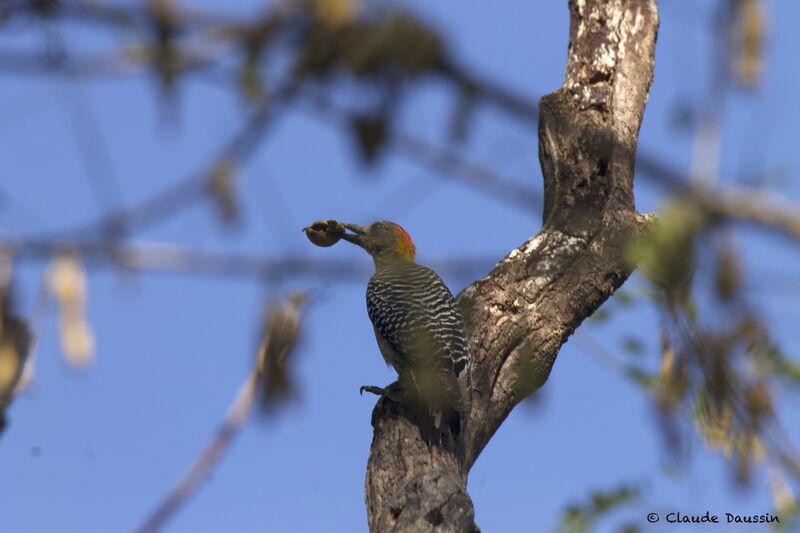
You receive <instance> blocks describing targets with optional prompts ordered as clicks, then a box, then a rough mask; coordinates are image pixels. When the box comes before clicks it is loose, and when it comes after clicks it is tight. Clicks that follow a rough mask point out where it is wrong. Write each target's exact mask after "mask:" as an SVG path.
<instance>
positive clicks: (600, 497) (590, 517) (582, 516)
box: [557, 485, 640, 533]
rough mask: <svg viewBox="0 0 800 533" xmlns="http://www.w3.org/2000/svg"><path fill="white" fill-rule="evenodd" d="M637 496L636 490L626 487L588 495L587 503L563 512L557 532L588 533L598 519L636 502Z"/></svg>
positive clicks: (637, 490) (573, 506)
mask: <svg viewBox="0 0 800 533" xmlns="http://www.w3.org/2000/svg"><path fill="white" fill-rule="evenodd" d="M639 495H640V491H639V489H638V488H635V487H632V486H626V485H623V486H620V487H617V488H614V489H609V490H597V491H594V492H592V493H591V494H589V497H588V498H587V501H585V502H583V503H580V504H571V505H569V506H568V507H567V508H566V509H565V510H564V513H563V514H562V517H561V521H560V523H559V525H558V528H557V530H558V531H559V532H560V533H583V532H588V531H590V530H591V528H592V527H593V526H594V524H595V522H597V521H598V520H599V519H601V518H603V517H604V516H606V515H608V514H609V513H610V512H611V511H614V510H616V509H618V508H620V507H622V506H624V505H627V504H630V503H632V502H634V501H636V500H637V499H638V498H639Z"/></svg>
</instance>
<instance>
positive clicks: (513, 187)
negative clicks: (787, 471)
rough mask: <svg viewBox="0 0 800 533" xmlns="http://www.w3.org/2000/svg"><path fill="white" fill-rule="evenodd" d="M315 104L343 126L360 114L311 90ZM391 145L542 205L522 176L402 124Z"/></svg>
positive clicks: (467, 180)
mask: <svg viewBox="0 0 800 533" xmlns="http://www.w3.org/2000/svg"><path fill="white" fill-rule="evenodd" d="M307 96H308V97H309V98H308V100H309V101H310V102H311V105H312V106H313V110H314V112H313V113H311V114H310V116H311V117H312V118H321V119H324V120H326V121H327V122H329V123H331V124H333V125H335V126H337V127H341V128H345V127H347V125H348V124H350V123H351V122H352V121H353V120H355V119H356V118H357V117H358V113H357V112H355V111H348V110H346V109H344V108H343V107H341V106H337V105H336V104H335V103H334V102H333V101H332V100H331V99H330V98H328V97H326V96H325V95H324V94H321V93H314V94H307ZM386 139H387V143H388V148H391V149H393V150H394V151H395V152H396V153H397V154H398V155H400V156H403V157H405V158H407V159H409V160H411V161H414V162H417V163H419V164H421V165H424V166H426V167H428V168H430V169H431V170H433V171H434V172H436V173H437V174H438V175H439V176H441V177H442V178H445V179H450V180H452V181H457V182H459V183H462V184H464V185H467V186H469V187H472V188H474V189H477V190H480V191H482V192H484V193H486V194H488V195H490V196H492V197H494V198H498V199H500V200H503V201H505V202H508V203H510V204H513V205H516V206H518V207H522V208H523V209H525V210H526V211H530V210H531V209H532V208H537V209H541V206H542V196H541V193H539V191H537V190H536V189H534V188H533V187H531V186H529V185H524V184H522V183H520V182H519V181H518V180H514V179H512V178H509V177H507V176H503V175H502V174H500V173H498V172H496V171H495V170H493V169H491V168H489V167H487V166H484V165H481V164H479V163H475V162H473V161H470V160H468V159H466V158H464V157H463V156H462V155H461V154H460V153H459V152H458V151H457V150H453V149H451V148H448V147H445V146H441V145H437V144H436V143H433V142H431V141H428V140H425V139H423V138H421V137H418V136H416V135H414V134H412V133H410V132H408V131H405V130H401V129H399V128H393V129H390V131H388V132H387V133H386Z"/></svg>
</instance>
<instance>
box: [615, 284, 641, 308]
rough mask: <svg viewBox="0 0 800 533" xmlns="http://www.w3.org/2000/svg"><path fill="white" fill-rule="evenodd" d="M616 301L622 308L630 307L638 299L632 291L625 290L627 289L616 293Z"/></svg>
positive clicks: (621, 289)
mask: <svg viewBox="0 0 800 533" xmlns="http://www.w3.org/2000/svg"><path fill="white" fill-rule="evenodd" d="M613 297H614V301H615V302H617V303H618V304H619V305H620V306H621V307H628V306H630V305H632V304H633V303H634V301H635V299H636V297H635V296H634V295H633V293H632V292H631V291H628V290H625V288H620V289H618V290H617V291H616V292H615V293H614V296H613Z"/></svg>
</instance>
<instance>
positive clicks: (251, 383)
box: [137, 369, 258, 533]
mask: <svg viewBox="0 0 800 533" xmlns="http://www.w3.org/2000/svg"><path fill="white" fill-rule="evenodd" d="M257 384H258V372H257V370H255V369H254V370H253V371H252V372H250V374H249V375H248V376H247V378H246V379H245V380H244V382H243V383H242V384H241V386H240V387H239V390H238V392H237V393H236V397H235V398H234V400H233V403H232V404H231V406H230V407H229V408H228V413H227V414H226V415H225V419H224V420H223V422H222V424H221V425H220V427H219V429H218V430H217V432H216V433H215V434H214V436H213V437H212V438H211V440H210V441H209V442H208V444H206V446H205V448H204V449H203V451H202V453H201V454H200V455H199V456H198V458H197V460H195V462H194V464H192V466H191V467H190V468H189V470H188V471H187V472H186V474H185V475H184V476H183V478H181V480H180V481H179V482H178V484H177V485H175V487H174V488H173V489H172V491H170V493H169V494H168V495H167V496H166V498H164V500H163V501H161V503H159V504H158V506H157V507H156V509H155V510H154V511H153V513H152V514H151V515H150V516H149V517H148V518H147V520H145V522H144V524H142V526H141V527H139V529H137V531H138V532H139V533H156V532H158V531H161V530H162V527H163V526H164V524H166V522H167V521H168V520H169V519H170V518H171V517H172V515H174V514H175V513H176V512H177V511H178V510H179V509H180V508H181V506H182V505H183V504H184V503H185V502H186V501H187V500H188V499H189V497H190V496H191V495H192V493H194V491H195V490H197V488H198V486H199V485H200V483H201V482H202V481H203V480H205V479H206V478H207V477H208V475H209V473H210V472H211V471H212V470H213V469H214V468H215V467H216V466H217V464H218V463H219V461H220V460H221V459H222V457H223V456H224V455H225V453H226V452H227V451H228V448H229V447H230V444H231V442H233V439H234V437H236V435H237V434H238V433H239V431H240V430H241V429H242V427H243V426H244V424H245V422H246V421H247V417H248V415H249V414H250V411H251V410H252V407H253V400H254V398H255V393H256V387H257Z"/></svg>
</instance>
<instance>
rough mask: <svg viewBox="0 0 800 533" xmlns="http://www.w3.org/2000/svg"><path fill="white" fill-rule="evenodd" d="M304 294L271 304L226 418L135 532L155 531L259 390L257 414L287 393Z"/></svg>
mask: <svg viewBox="0 0 800 533" xmlns="http://www.w3.org/2000/svg"><path fill="white" fill-rule="evenodd" d="M306 300H307V295H306V294H304V293H296V294H293V295H290V296H289V297H288V298H287V299H286V301H285V302H283V303H281V304H279V303H276V302H274V301H273V302H272V303H271V304H270V306H269V310H268V313H267V316H266V321H265V324H264V331H263V332H262V340H261V345H260V347H259V350H258V356H257V358H256V362H255V365H254V366H253V369H252V370H251V371H250V374H249V375H248V376H247V378H246V379H245V381H244V383H242V385H241V386H240V387H239V391H238V392H237V393H236V397H235V399H234V401H233V403H232V404H231V406H230V407H229V408H228V413H227V414H226V415H225V419H224V420H223V422H222V424H221V425H220V427H219V429H218V430H217V432H216V433H215V434H214V436H213V437H212V438H211V440H210V441H209V443H208V444H207V445H206V447H205V448H204V449H203V451H202V453H201V454H200V455H199V456H198V458H197V460H196V461H195V462H194V464H193V465H192V466H191V467H190V468H189V471H188V472H187V473H186V474H185V475H184V476H183V478H182V479H181V480H180V481H179V482H178V484H177V485H175V487H174V488H173V489H172V491H171V492H170V493H169V494H168V495H167V497H166V498H164V500H163V501H162V502H161V503H160V504H159V505H158V506H157V507H156V509H155V511H153V513H152V514H151V515H150V517H149V518H148V519H147V520H146V521H145V523H144V525H142V526H141V527H140V528H139V529H138V531H139V533H149V532H152V533H155V532H157V531H160V530H161V529H162V528H163V526H164V524H166V522H167V521H168V520H169V519H170V518H171V517H172V515H174V514H175V513H176V512H177V511H178V510H179V509H180V507H181V506H182V505H183V504H184V503H185V502H186V501H187V500H188V499H189V497H190V496H191V495H192V494H193V493H194V492H195V491H196V490H197V488H198V487H199V486H200V483H202V482H203V480H205V479H206V478H207V477H208V475H209V473H210V472H211V470H213V469H214V468H215V467H216V466H217V464H218V463H219V462H220V460H221V459H222V457H223V456H224V454H225V452H226V451H227V450H228V449H229V447H230V444H231V442H233V439H234V437H235V436H236V435H237V434H238V433H239V431H240V430H241V429H242V427H243V426H244V424H245V422H246V421H247V419H248V416H249V414H250V412H251V411H252V409H253V404H254V402H255V398H256V394H257V393H259V391H260V393H259V396H260V401H259V403H260V407H261V413H262V415H265V414H267V413H270V412H274V409H276V408H279V407H280V406H283V405H285V403H286V402H287V401H288V400H289V399H291V393H292V391H293V390H294V385H293V382H292V377H291V374H292V372H291V370H292V367H294V366H295V365H294V360H293V358H292V357H291V356H292V355H293V353H294V352H296V351H297V350H296V348H297V344H298V340H299V338H300V329H301V328H300V326H301V324H302V317H301V309H302V307H303V305H304V304H305V302H306Z"/></svg>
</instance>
